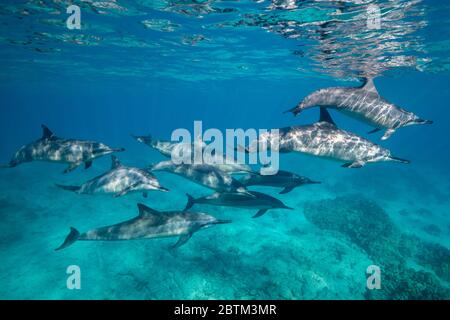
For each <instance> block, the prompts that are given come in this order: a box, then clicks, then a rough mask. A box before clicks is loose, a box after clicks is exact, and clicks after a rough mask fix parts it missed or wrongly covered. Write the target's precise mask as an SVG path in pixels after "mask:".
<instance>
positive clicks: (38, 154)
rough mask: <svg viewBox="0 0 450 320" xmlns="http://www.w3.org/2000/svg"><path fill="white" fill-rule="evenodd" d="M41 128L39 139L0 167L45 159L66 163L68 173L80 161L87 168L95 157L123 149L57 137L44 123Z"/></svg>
mask: <svg viewBox="0 0 450 320" xmlns="http://www.w3.org/2000/svg"><path fill="white" fill-rule="evenodd" d="M42 130H43V134H42V138H41V139H39V140H37V141H34V142H31V143H29V144H27V145H24V146H23V147H21V148H20V149H19V150H18V151H17V152H16V153H15V154H14V156H13V158H12V159H11V161H10V162H9V164H7V165H2V166H1V167H3V168H13V167H15V166H17V165H19V164H21V163H24V162H31V161H47V162H57V163H66V164H68V167H67V168H66V169H65V170H64V173H68V172H71V171H73V170H75V169H76V168H77V167H78V166H79V165H80V164H82V163H84V165H85V168H86V169H87V168H89V167H90V166H91V165H92V161H93V160H94V159H96V158H99V157H101V156H104V155H107V154H111V153H113V152H121V151H125V149H123V148H111V147H108V146H107V145H105V144H103V143H100V142H94V141H85V140H74V139H64V138H58V137H56V136H55V135H54V134H53V132H51V131H50V129H48V128H47V126H45V125H42Z"/></svg>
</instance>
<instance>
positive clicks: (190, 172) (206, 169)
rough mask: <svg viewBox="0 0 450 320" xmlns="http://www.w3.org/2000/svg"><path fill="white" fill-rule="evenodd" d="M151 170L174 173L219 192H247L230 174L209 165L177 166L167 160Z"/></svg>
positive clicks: (151, 167) (153, 166)
mask: <svg viewBox="0 0 450 320" xmlns="http://www.w3.org/2000/svg"><path fill="white" fill-rule="evenodd" d="M150 170H152V171H165V172H170V173H174V174H177V175H179V176H182V177H183V178H186V179H189V180H191V181H193V182H195V183H197V184H200V185H202V186H204V187H207V188H210V189H213V190H216V191H218V192H230V191H237V192H242V193H246V192H247V190H246V189H245V187H244V186H243V185H242V183H240V182H239V181H238V180H236V179H235V178H233V177H232V176H231V175H230V174H228V173H226V172H223V171H221V170H220V169H218V168H216V167H215V166H213V165H209V164H183V163H182V164H175V163H173V162H172V161H171V160H167V161H161V162H159V163H157V164H155V165H152V166H150Z"/></svg>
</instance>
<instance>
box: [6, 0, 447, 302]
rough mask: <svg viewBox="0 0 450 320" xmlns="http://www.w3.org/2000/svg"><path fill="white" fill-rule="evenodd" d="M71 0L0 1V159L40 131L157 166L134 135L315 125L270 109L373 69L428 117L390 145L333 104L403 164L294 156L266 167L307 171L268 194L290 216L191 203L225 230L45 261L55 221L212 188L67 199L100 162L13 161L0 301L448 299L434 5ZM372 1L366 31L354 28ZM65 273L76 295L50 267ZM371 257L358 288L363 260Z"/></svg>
mask: <svg viewBox="0 0 450 320" xmlns="http://www.w3.org/2000/svg"><path fill="white" fill-rule="evenodd" d="M71 3H72V1H2V3H1V4H0V22H1V23H0V26H1V27H0V46H1V51H0V65H1V67H0V79H1V81H0V97H1V100H0V101H1V108H0V114H1V116H0V163H8V162H9V160H10V159H11V157H12V155H13V154H14V152H15V151H16V150H18V149H19V147H21V146H22V145H24V144H27V143H29V142H31V141H34V140H36V139H39V138H40V137H41V135H42V132H41V124H46V125H47V126H48V127H49V128H50V129H51V130H52V131H53V132H54V133H55V134H56V135H58V136H61V137H65V138H77V139H87V140H95V141H101V142H104V143H106V144H108V145H110V146H114V147H124V148H125V149H126V152H123V153H120V154H117V156H118V157H119V158H120V160H121V162H122V163H124V164H126V165H130V166H131V165H132V166H137V167H145V166H147V165H149V164H152V163H156V162H159V161H162V160H165V158H164V157H163V156H162V155H160V154H159V153H158V152H157V151H155V150H152V149H150V148H149V147H147V146H145V145H143V144H139V143H138V142H136V141H135V140H134V139H133V138H132V137H131V134H141V135H143V134H151V135H152V136H153V137H155V138H159V139H163V140H169V139H170V136H171V133H172V132H173V130H175V129H177V128H186V129H188V130H190V131H192V130H193V125H194V121H196V120H201V121H202V122H203V128H204V129H205V130H206V129H208V128H218V129H220V130H222V131H224V130H225V129H228V128H231V129H235V128H243V129H249V128H256V129H260V128H261V129H262V128H265V129H272V128H281V127H286V126H291V125H297V124H308V123H313V122H316V121H317V120H318V117H319V112H318V109H317V108H316V109H311V110H306V111H305V112H303V113H302V114H301V115H299V116H297V117H293V116H292V115H291V114H283V113H282V112H283V111H285V110H287V109H290V108H292V107H293V106H295V105H296V104H297V103H298V102H299V101H301V99H303V98H304V97H305V96H306V95H308V94H309V93H311V92H313V91H314V90H317V89H320V88H326V87H330V86H359V85H360V84H361V80H360V79H361V78H363V77H373V78H375V83H376V87H377V89H378V91H379V93H380V94H381V95H382V96H383V97H384V98H386V99H387V100H388V101H391V102H393V103H395V104H397V105H399V106H402V107H403V108H405V109H407V110H409V111H412V112H414V113H415V114H418V115H420V117H422V118H424V119H431V120H434V124H433V125H427V126H411V127H407V128H402V129H399V130H398V131H397V132H396V133H395V134H394V135H393V136H392V137H391V138H390V139H389V140H386V141H381V140H380V137H381V136H382V134H380V133H375V134H371V135H369V134H367V132H368V131H370V130H371V129H372V128H371V127H369V126H368V125H366V124H363V123H361V122H359V121H357V120H354V119H352V118H349V117H348V116H346V115H343V114H341V113H338V112H336V111H333V110H331V114H332V116H333V119H334V120H335V122H336V124H337V125H338V127H339V128H342V129H345V130H348V131H351V132H355V133H357V134H358V135H361V136H363V137H366V138H367V139H369V140H371V141H373V142H376V143H379V144H381V145H383V146H384V147H386V148H388V149H390V150H391V151H392V153H393V154H394V155H395V156H398V157H401V158H405V159H408V160H410V161H411V163H410V164H408V165H406V164H401V163H390V162H389V163H376V164H369V165H367V166H365V167H363V168H361V169H348V168H342V167H341V164H342V163H339V162H334V161H330V160H324V159H321V158H317V157H311V156H306V155H303V154H299V153H289V154H281V156H280V167H281V169H283V170H288V171H291V172H295V173H298V174H300V175H304V176H307V177H309V178H311V179H313V180H317V181H321V182H322V183H321V184H320V185H305V186H302V187H300V188H297V189H295V190H294V191H292V192H290V193H288V194H284V195H279V194H278V192H279V189H277V188H271V187H251V188H250V189H252V190H257V191H260V192H264V193H267V194H270V195H272V196H275V197H277V198H279V199H281V200H282V201H283V202H284V203H285V204H287V205H288V206H290V207H293V208H294V210H292V211H290V210H270V211H269V212H268V213H267V214H265V215H264V216H262V217H260V218H258V219H251V217H252V216H253V215H254V213H255V211H254V210H248V209H239V208H227V207H213V206H200V205H199V206H198V208H199V209H201V210H202V211H204V212H207V213H209V214H211V215H214V216H216V217H219V218H221V219H231V220H232V221H233V223H231V224H226V225H218V226H215V227H214V228H209V229H205V230H201V231H200V232H198V233H196V234H194V236H193V237H192V239H190V240H189V241H188V242H187V244H185V245H184V246H182V247H180V248H179V249H178V250H176V251H169V250H167V248H168V246H169V245H171V244H173V243H175V242H176V240H177V239H176V238H166V239H154V240H135V241H120V242H114V241H111V242H110V241H104V242H102V241H91V242H84V241H83V242H82V241H80V242H77V243H75V244H74V245H73V246H71V247H70V248H67V249H65V250H62V251H58V252H55V251H54V249H55V248H56V247H57V246H59V245H60V244H61V243H62V241H63V240H64V238H65V237H66V235H67V233H68V231H69V227H71V226H73V227H76V228H77V229H78V230H80V231H87V230H90V229H93V228H97V227H100V226H105V225H110V224H114V223H118V222H121V221H124V220H127V219H131V218H133V217H135V216H136V215H137V213H138V210H137V206H136V205H137V203H144V204H146V205H147V206H149V207H152V208H154V209H157V210H163V211H164V210H178V209H179V210H182V209H183V208H184V206H185V204H186V201H187V199H186V196H185V194H186V193H187V192H188V193H190V194H192V195H195V196H196V197H198V196H203V195H208V194H211V192H212V191H211V190H208V189H206V188H204V187H201V186H199V185H197V184H195V183H193V182H191V181H189V180H186V179H183V178H181V177H179V176H175V175H171V174H169V173H156V175H157V177H158V179H159V180H160V183H161V184H162V185H163V186H165V187H167V188H168V189H170V192H168V193H162V192H157V191H155V192H150V193H149V196H148V198H144V197H142V195H141V194H138V193H135V194H129V195H126V196H123V197H119V198H114V197H112V196H111V195H79V194H75V193H70V192H67V191H64V190H61V189H59V188H57V187H56V186H55V184H56V183H58V184H69V185H70V184H80V183H82V182H84V181H86V180H88V179H91V178H93V177H95V176H97V175H99V174H102V173H104V172H105V171H107V170H108V169H109V168H110V165H111V164H110V162H111V160H110V157H109V156H105V157H102V158H100V159H98V160H95V161H94V163H93V165H92V167H91V168H89V169H87V170H85V169H83V168H82V166H81V167H80V168H78V169H76V170H75V171H74V172H71V173H68V174H63V173H62V171H63V170H64V169H65V166H64V165H62V164H53V163H46V162H30V163H25V164H21V165H19V166H17V167H15V168H8V169H0V248H1V249H0V256H1V262H2V263H1V264H0V298H3V299H448V298H449V297H450V291H449V282H450V277H449V275H450V272H449V264H450V252H449V248H450V218H449V216H448V212H449V209H450V197H449V196H450V182H449V177H450V169H449V166H448V163H449V162H450V150H449V145H450V140H449V136H448V132H449V128H450V125H449V121H450V110H449V109H448V101H449V100H450V89H449V88H450V86H449V83H450V73H449V65H450V64H449V60H448V59H449V58H448V56H449V54H448V39H449V37H450V24H449V21H450V20H449V9H450V7H449V4H447V3H446V2H445V1H437V0H424V1H420V0H395V1H392V0H391V1H370V0H367V1H331V0H330V1H312V0H311V1H281V0H279V1H278V0H274V1H250V0H248V1H239V2H233V1H212V0H211V1H189V0H188V1H186V0H184V1H166V0H160V1H121V0H117V1H113V0H109V1H101V2H100V1H80V2H79V3H77V1H74V2H73V3H74V4H77V5H79V6H80V8H81V29H80V30H69V29H68V28H67V26H66V19H67V17H68V16H69V14H67V13H66V8H67V7H68V6H69V5H70V4H71ZM370 5H376V6H378V8H379V9H380V12H381V20H380V21H381V28H380V29H369V30H367V28H366V27H367V21H366V20H367V16H366V13H367V9H368V6H370ZM70 265H77V266H79V267H80V270H81V274H82V277H81V290H69V289H68V288H67V286H66V280H67V277H68V275H67V274H66V269H67V267H68V266H70ZM370 265H377V266H380V268H381V289H379V290H369V289H368V288H367V286H366V284H367V277H368V275H367V273H366V270H367V267H368V266H370Z"/></svg>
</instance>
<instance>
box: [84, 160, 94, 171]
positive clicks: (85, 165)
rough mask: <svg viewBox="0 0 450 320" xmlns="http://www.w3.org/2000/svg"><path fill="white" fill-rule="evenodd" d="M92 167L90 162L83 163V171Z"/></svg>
mask: <svg viewBox="0 0 450 320" xmlns="http://www.w3.org/2000/svg"><path fill="white" fill-rule="evenodd" d="M91 166H92V160H91V161H86V162H85V163H84V169H89V168H90V167H91Z"/></svg>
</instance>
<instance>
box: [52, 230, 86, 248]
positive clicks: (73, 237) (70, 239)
mask: <svg viewBox="0 0 450 320" xmlns="http://www.w3.org/2000/svg"><path fill="white" fill-rule="evenodd" d="M79 237H80V233H79V232H78V230H77V229H75V228H73V227H70V232H69V234H68V235H67V237H66V240H64V242H63V244H62V245H60V246H59V247H58V248H56V249H55V251H58V250H61V249H64V248H67V247H68V246H70V245H71V244H73V243H74V242H75V241H77V240H78V238H79Z"/></svg>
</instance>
